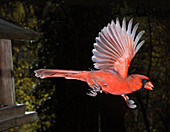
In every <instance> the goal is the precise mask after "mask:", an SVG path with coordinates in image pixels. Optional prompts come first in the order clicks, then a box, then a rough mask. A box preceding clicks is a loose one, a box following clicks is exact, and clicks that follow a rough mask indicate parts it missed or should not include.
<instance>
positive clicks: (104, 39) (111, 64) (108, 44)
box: [92, 18, 145, 77]
mask: <svg viewBox="0 0 170 132" xmlns="http://www.w3.org/2000/svg"><path fill="white" fill-rule="evenodd" d="M132 22H133V19H131V20H130V21H129V23H128V26H127V29H126V19H125V18H124V19H123V22H122V27H121V26H120V23H119V20H118V18H117V19H116V23H114V21H112V22H111V24H110V23H109V24H108V25H107V27H104V28H103V29H102V30H101V32H99V36H98V37H96V43H94V49H93V50H92V52H93V56H92V60H93V61H94V62H95V63H94V67H95V68H96V69H100V70H102V69H104V70H115V71H117V72H118V73H119V75H120V76H121V77H127V74H128V69H129V66H130V62H131V60H132V58H133V57H134V56H135V54H136V53H137V52H138V50H139V49H140V47H141V46H142V45H143V44H144V42H145V41H144V40H143V41H141V42H140V43H138V42H139V39H140V38H141V37H142V35H143V33H144V31H141V32H139V34H138V35H137V36H136V37H135V34H136V31H137V28H138V25H139V23H137V24H136V25H135V26H134V28H133V29H132Z"/></svg>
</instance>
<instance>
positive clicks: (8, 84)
mask: <svg viewBox="0 0 170 132" xmlns="http://www.w3.org/2000/svg"><path fill="white" fill-rule="evenodd" d="M39 37H40V34H39V33H37V32H34V31H31V30H27V29H25V28H22V27H19V26H17V25H14V24H12V23H9V22H7V21H5V20H2V19H0V104H3V105H6V107H3V108H1V107H0V131H3V130H6V129H9V128H12V127H16V126H19V125H23V124H26V123H30V122H32V121H36V120H37V113H36V112H25V107H26V106H25V105H22V104H15V86H14V74H13V73H14V72H13V60H12V44H11V40H38V39H39Z"/></svg>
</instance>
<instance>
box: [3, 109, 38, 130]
mask: <svg viewBox="0 0 170 132" xmlns="http://www.w3.org/2000/svg"><path fill="white" fill-rule="evenodd" d="M36 120H37V113H36V112H34V111H33V112H25V114H22V115H19V116H16V117H12V118H8V119H4V120H1V121H0V131H3V130H7V129H9V128H13V127H16V126H20V125H23V124H27V123H30V122H33V121H36Z"/></svg>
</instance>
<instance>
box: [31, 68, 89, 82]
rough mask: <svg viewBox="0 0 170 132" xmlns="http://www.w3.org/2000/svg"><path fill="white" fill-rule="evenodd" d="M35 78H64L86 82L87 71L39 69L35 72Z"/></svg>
mask: <svg viewBox="0 0 170 132" xmlns="http://www.w3.org/2000/svg"><path fill="white" fill-rule="evenodd" d="M34 72H35V76H36V77H40V78H48V77H64V78H66V79H77V80H81V81H87V78H88V76H89V71H73V70H58V69H39V70H35V71H34Z"/></svg>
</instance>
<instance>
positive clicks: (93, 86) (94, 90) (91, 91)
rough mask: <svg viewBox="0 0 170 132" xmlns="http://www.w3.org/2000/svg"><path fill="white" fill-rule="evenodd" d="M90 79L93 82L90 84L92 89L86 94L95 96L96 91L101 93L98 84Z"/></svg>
mask: <svg viewBox="0 0 170 132" xmlns="http://www.w3.org/2000/svg"><path fill="white" fill-rule="evenodd" d="M92 81H93V82H94V83H95V84H93V85H91V86H90V87H91V88H92V89H91V90H90V93H87V95H89V96H93V97H95V96H96V95H97V92H100V93H101V92H102V90H101V89H100V86H99V85H98V84H97V82H96V81H95V80H92Z"/></svg>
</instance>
